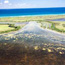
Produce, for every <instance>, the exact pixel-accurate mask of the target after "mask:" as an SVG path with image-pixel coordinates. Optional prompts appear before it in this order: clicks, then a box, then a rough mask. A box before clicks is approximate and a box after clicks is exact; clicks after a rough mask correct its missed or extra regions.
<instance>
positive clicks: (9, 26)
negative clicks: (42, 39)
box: [0, 24, 21, 34]
mask: <svg viewBox="0 0 65 65" xmlns="http://www.w3.org/2000/svg"><path fill="white" fill-rule="evenodd" d="M1 28H2V29H3V30H2V29H1ZM19 29H21V27H20V26H15V25H14V24H0V34H2V33H8V32H11V31H17V30H19Z"/></svg>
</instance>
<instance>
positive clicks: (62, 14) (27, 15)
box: [0, 13, 65, 18]
mask: <svg viewBox="0 0 65 65" xmlns="http://www.w3.org/2000/svg"><path fill="white" fill-rule="evenodd" d="M58 15H65V13H61V14H33V15H12V16H0V18H7V17H32V16H58Z"/></svg>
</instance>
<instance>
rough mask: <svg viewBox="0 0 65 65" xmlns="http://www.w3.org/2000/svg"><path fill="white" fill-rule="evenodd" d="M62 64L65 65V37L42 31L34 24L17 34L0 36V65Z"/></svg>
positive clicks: (29, 24) (28, 25)
mask: <svg viewBox="0 0 65 65" xmlns="http://www.w3.org/2000/svg"><path fill="white" fill-rule="evenodd" d="M31 23H32V25H31ZM51 61H52V62H51ZM49 62H50V63H49ZM62 63H63V65H65V35H62V34H58V33H55V32H52V31H49V30H47V29H42V28H41V27H40V26H39V24H38V23H36V22H30V23H28V24H26V26H24V27H23V28H22V29H20V30H19V31H17V32H12V33H8V34H2V35H0V64H1V65H34V64H35V65H43V64H44V65H46V64H47V65H53V64H55V65H62Z"/></svg>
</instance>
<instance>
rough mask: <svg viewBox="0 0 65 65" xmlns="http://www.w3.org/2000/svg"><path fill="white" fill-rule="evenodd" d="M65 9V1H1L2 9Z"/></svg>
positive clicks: (0, 6) (0, 7)
mask: <svg viewBox="0 0 65 65" xmlns="http://www.w3.org/2000/svg"><path fill="white" fill-rule="evenodd" d="M51 7H65V0H0V9H14V8H51Z"/></svg>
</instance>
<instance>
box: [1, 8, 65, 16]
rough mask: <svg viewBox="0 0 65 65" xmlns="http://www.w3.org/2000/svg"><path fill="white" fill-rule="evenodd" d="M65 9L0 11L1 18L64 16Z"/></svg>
mask: <svg viewBox="0 0 65 65" xmlns="http://www.w3.org/2000/svg"><path fill="white" fill-rule="evenodd" d="M64 14H65V8H64V7H63V8H31V9H0V17H11V16H40V15H41V16H42V15H64Z"/></svg>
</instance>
